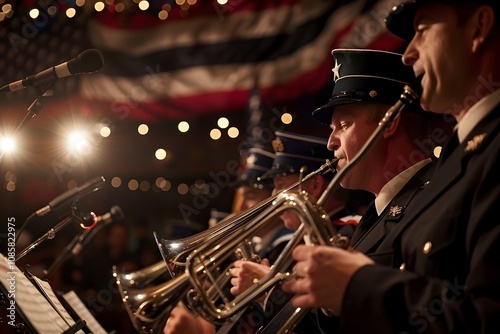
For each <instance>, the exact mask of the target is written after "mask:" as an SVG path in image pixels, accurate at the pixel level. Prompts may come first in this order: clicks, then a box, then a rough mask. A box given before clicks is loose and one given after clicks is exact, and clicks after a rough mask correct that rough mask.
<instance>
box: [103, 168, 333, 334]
mask: <svg viewBox="0 0 500 334" xmlns="http://www.w3.org/2000/svg"><path fill="white" fill-rule="evenodd" d="M337 161H338V159H334V160H332V161H329V160H327V161H326V163H325V164H323V165H322V166H321V167H320V168H319V169H317V170H316V171H314V172H312V173H310V174H308V175H307V176H306V177H305V178H304V179H303V180H300V181H299V182H297V183H295V184H293V185H292V186H290V187H289V188H287V189H286V190H284V191H283V192H282V193H281V194H279V195H277V196H274V197H271V198H269V199H266V200H264V201H262V202H261V203H259V204H258V205H256V206H255V207H253V208H251V209H249V210H246V211H243V212H241V213H238V214H236V215H233V216H230V217H227V218H226V219H224V220H223V221H221V222H220V223H218V224H217V225H215V226H213V227H212V228H209V229H207V230H205V231H203V232H201V233H198V234H196V235H194V236H191V237H187V238H183V239H178V240H165V239H162V238H160V237H159V236H158V235H157V234H156V233H154V236H155V239H156V242H157V245H158V247H159V250H160V253H161V255H162V257H163V260H164V261H163V262H164V263H163V264H161V263H156V264H154V265H152V266H150V267H147V268H144V269H141V270H138V271H136V272H132V273H128V274H127V273H119V272H118V271H117V270H116V268H113V276H114V277H115V279H116V283H117V286H118V290H119V292H120V295H121V297H122V301H123V303H124V305H125V308H126V310H127V312H128V314H129V317H130V318H131V320H132V322H133V324H134V327H135V328H136V329H137V331H138V332H139V333H141V334H160V333H161V331H162V329H163V327H164V325H165V323H166V321H167V319H168V317H169V316H170V313H171V311H172V309H173V308H174V307H175V306H176V305H177V304H178V303H179V302H181V301H184V304H186V305H187V306H188V307H190V309H191V310H192V311H194V312H196V313H199V314H200V315H202V316H204V317H205V318H206V319H207V320H209V321H211V322H213V323H220V322H223V321H224V320H225V319H226V318H228V317H229V316H232V315H233V314H235V313H236V312H238V311H239V310H241V309H243V308H244V307H245V305H248V304H249V303H250V302H252V301H253V300H254V299H255V298H257V297H258V295H260V294H261V293H263V292H264V291H267V290H268V289H270V288H271V287H273V286H274V285H275V284H277V283H278V282H280V281H281V280H283V279H286V278H288V277H290V276H291V274H289V273H286V272H281V270H282V269H283V268H287V267H288V266H289V265H290V264H291V256H290V254H291V251H292V250H293V248H294V247H295V246H296V245H297V244H298V243H299V242H300V241H301V239H302V237H303V235H304V234H305V230H304V228H303V226H301V228H299V230H297V232H296V233H295V235H294V238H293V239H292V241H290V242H289V243H288V245H287V246H286V247H285V249H284V250H283V253H282V254H281V255H280V257H279V258H278V260H277V261H276V262H275V264H274V266H273V269H272V270H271V272H270V274H268V275H267V276H266V278H265V279H262V280H261V281H260V282H257V283H256V285H255V287H256V288H255V289H251V291H247V292H245V293H244V294H242V295H240V296H238V297H236V298H233V297H231V296H228V295H227V294H225V293H224V287H226V285H227V283H228V282H229V281H230V278H231V275H230V274H229V270H228V268H231V266H230V265H229V266H227V265H226V266H225V267H224V268H225V269H221V268H223V266H224V261H225V260H228V259H229V256H232V255H235V256H236V258H245V259H249V260H252V261H257V262H260V259H259V258H258V256H256V255H255V254H254V252H253V251H252V249H251V247H249V245H250V242H249V240H250V239H251V237H253V236H255V235H257V232H258V231H259V229H260V228H262V227H264V226H265V224H267V223H270V222H271V220H273V219H278V217H279V215H280V214H281V213H282V212H283V211H285V210H287V211H296V212H298V215H299V217H301V218H300V219H301V220H302V221H303V222H305V221H307V220H316V219H315V218H314V217H319V216H318V215H317V214H316V213H315V212H316V211H315V210H316V209H315V208H312V207H311V206H312V204H311V203H308V200H307V199H305V200H304V201H301V202H300V203H299V204H301V205H300V209H299V205H297V204H298V203H297V202H295V200H294V195H290V194H287V193H285V192H286V191H289V190H291V189H293V188H295V187H296V186H297V185H299V184H300V183H301V182H303V181H306V180H308V179H310V178H312V177H314V176H316V175H318V174H324V173H327V172H330V171H335V167H336V165H337ZM290 196H291V197H290ZM297 196H299V197H300V198H304V196H306V195H304V194H297ZM306 197H307V196H306ZM306 202H307V203H306ZM284 203H288V204H284ZM304 206H307V207H308V208H307V209H304ZM313 212H314V213H313ZM321 217H322V218H321V219H323V218H324V217H327V216H326V214H322V215H321ZM325 223H326V222H321V223H320V222H318V224H325ZM327 223H328V224H330V222H329V219H328V222H327ZM302 225H304V224H302ZM166 271H169V273H170V274H171V277H173V278H172V279H170V280H167V281H166V282H163V283H161V284H158V285H151V282H153V281H154V280H155V279H156V278H158V277H159V276H161V275H162V274H164V273H165V272H166ZM235 306H236V307H235Z"/></svg>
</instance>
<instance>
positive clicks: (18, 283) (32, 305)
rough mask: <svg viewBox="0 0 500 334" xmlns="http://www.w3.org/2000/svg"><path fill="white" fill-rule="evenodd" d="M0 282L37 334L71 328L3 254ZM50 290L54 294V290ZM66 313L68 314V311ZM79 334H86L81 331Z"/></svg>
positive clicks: (52, 332)
mask: <svg viewBox="0 0 500 334" xmlns="http://www.w3.org/2000/svg"><path fill="white" fill-rule="evenodd" d="M0 282H1V284H2V285H3V286H4V288H5V290H6V291H8V292H9V293H10V292H12V294H13V296H14V299H13V300H14V301H15V307H16V309H17V308H19V309H20V310H21V311H22V313H23V314H24V315H25V317H26V318H27V320H28V321H29V323H30V325H31V326H32V327H33V328H34V329H35V330H36V331H37V333H43V334H61V333H62V332H64V331H65V330H67V329H68V328H69V326H68V324H67V323H66V322H65V321H64V320H63V318H61V316H60V315H59V314H58V313H57V312H56V311H55V309H54V308H53V307H52V305H51V304H50V303H49V302H48V301H47V299H45V297H44V296H43V295H42V294H41V293H40V291H38V289H37V288H36V287H35V286H34V285H33V284H32V283H31V282H30V280H29V279H28V278H27V277H26V276H25V275H24V273H23V271H21V270H20V269H19V268H18V267H17V266H16V265H15V264H13V263H12V262H10V261H8V260H7V258H5V256H4V255H3V254H1V253H0ZM50 290H51V291H52V293H53V290H52V288H51V289H50ZM59 305H60V302H59ZM61 307H62V305H61ZM64 311H65V313H66V314H67V312H66V310H64ZM70 318H71V317H70ZM16 321H18V319H16ZM71 321H72V324H74V323H75V322H74V321H73V319H71ZM77 333H81V334H84V332H83V331H81V330H80V331H78V332H77Z"/></svg>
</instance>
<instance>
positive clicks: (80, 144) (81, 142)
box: [68, 132, 90, 153]
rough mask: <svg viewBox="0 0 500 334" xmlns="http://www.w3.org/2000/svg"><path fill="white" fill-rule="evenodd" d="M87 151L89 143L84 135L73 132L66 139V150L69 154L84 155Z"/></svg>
mask: <svg viewBox="0 0 500 334" xmlns="http://www.w3.org/2000/svg"><path fill="white" fill-rule="evenodd" d="M89 149H90V143H89V141H88V139H87V136H86V135H85V134H84V133H82V132H75V133H72V134H71V135H70V136H69V137H68V150H69V151H70V152H77V153H85V152H87V151H89Z"/></svg>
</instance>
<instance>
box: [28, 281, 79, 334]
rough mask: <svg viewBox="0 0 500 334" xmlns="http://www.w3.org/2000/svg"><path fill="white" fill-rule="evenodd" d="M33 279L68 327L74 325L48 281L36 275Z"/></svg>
mask: <svg viewBox="0 0 500 334" xmlns="http://www.w3.org/2000/svg"><path fill="white" fill-rule="evenodd" d="M33 279H34V280H35V281H36V282H37V283H38V286H39V287H41V288H42V290H43V291H44V292H45V296H46V297H47V298H48V299H49V300H50V302H51V303H52V305H53V306H54V308H55V309H56V313H57V311H58V312H59V314H58V315H60V316H62V317H63V321H64V320H66V323H67V324H69V327H71V326H73V325H75V320H73V318H72V317H71V316H70V315H69V313H68V311H67V310H66V309H65V308H64V306H63V305H62V304H61V301H60V300H59V299H58V298H57V296H56V294H55V293H54V290H52V287H51V286H50V285H49V283H48V282H47V281H43V280H41V279H39V278H38V277H36V276H33ZM58 318H60V317H58ZM82 319H83V318H82ZM84 320H85V319H84ZM76 333H77V334H85V333H84V332H83V331H82V330H79V331H78V332H76Z"/></svg>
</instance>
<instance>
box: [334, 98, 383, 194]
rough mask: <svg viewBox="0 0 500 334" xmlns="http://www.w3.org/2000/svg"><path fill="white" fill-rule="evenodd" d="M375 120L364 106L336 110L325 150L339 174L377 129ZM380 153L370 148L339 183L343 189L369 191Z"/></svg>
mask: <svg viewBox="0 0 500 334" xmlns="http://www.w3.org/2000/svg"><path fill="white" fill-rule="evenodd" d="M378 121H379V120H378V117H377V116H375V114H374V113H373V112H371V111H369V110H368V109H367V104H366V103H353V104H347V105H343V106H338V107H336V108H335V111H334V112H333V115H332V121H331V124H330V128H331V134H330V137H329V139H328V149H329V150H331V151H334V152H335V157H337V158H338V159H339V162H338V166H337V169H338V170H342V169H343V168H344V167H345V166H346V165H347V164H348V163H349V162H350V161H351V160H352V159H353V158H354V157H355V156H356V154H357V153H358V152H359V151H360V149H361V148H362V147H363V145H364V144H365V142H366V141H367V140H368V138H369V137H370V136H371V135H372V133H373V132H374V131H375V129H376V128H377V126H378ZM383 155H384V153H383V152H380V150H379V147H378V146H377V145H376V146H374V147H373V148H372V149H371V150H370V151H369V152H368V153H367V155H366V156H365V157H363V159H361V160H360V162H358V163H357V164H356V166H355V167H354V168H353V169H351V170H350V171H349V172H348V173H347V174H346V176H345V177H344V178H343V179H342V182H341V185H342V187H344V188H347V189H362V190H367V191H372V188H373V179H374V177H373V173H376V171H377V170H380V169H379V168H380V163H381V160H380V159H381V158H383Z"/></svg>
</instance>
